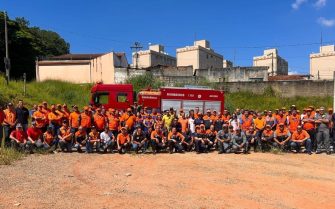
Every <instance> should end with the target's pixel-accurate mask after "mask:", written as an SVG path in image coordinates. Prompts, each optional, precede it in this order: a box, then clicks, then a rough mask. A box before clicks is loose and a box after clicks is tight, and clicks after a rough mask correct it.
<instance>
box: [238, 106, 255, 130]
mask: <svg viewBox="0 0 335 209" xmlns="http://www.w3.org/2000/svg"><path fill="white" fill-rule="evenodd" d="M252 125H253V117H252V115H251V114H249V111H248V110H245V112H244V115H242V118H241V126H242V130H243V131H247V130H248V129H249V127H250V126H252Z"/></svg>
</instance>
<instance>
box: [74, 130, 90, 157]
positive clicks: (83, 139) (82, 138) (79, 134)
mask: <svg viewBox="0 0 335 209" xmlns="http://www.w3.org/2000/svg"><path fill="white" fill-rule="evenodd" d="M87 140H88V137H87V133H86V131H85V130H84V129H83V127H81V126H79V128H78V131H76V133H74V142H73V144H74V146H75V147H76V148H77V151H78V152H82V149H81V148H82V147H83V146H86V143H87Z"/></svg>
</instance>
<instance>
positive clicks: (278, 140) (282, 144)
mask: <svg viewBox="0 0 335 209" xmlns="http://www.w3.org/2000/svg"><path fill="white" fill-rule="evenodd" d="M278 126H279V129H276V130H275V131H274V138H273V141H274V142H273V146H274V147H278V148H280V149H281V150H285V151H286V150H288V148H289V143H288V142H289V141H290V139H291V133H290V131H289V130H287V129H286V128H285V126H284V124H283V123H280V124H279V125H278Z"/></svg>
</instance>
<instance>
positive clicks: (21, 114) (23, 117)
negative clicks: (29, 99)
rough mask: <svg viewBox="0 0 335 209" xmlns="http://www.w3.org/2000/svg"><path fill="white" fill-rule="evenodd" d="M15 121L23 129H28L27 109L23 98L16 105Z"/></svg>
mask: <svg viewBox="0 0 335 209" xmlns="http://www.w3.org/2000/svg"><path fill="white" fill-rule="evenodd" d="M15 113H16V118H17V123H21V125H22V127H23V130H24V131H27V129H28V119H29V110H28V109H27V108H26V107H25V106H24V104H23V100H21V99H20V100H19V103H18V104H17V107H16V108H15Z"/></svg>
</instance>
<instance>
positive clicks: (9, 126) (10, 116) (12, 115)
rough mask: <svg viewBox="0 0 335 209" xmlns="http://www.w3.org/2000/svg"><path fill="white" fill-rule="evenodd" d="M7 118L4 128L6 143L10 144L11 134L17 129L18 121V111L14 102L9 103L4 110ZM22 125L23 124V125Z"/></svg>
mask: <svg viewBox="0 0 335 209" xmlns="http://www.w3.org/2000/svg"><path fill="white" fill-rule="evenodd" d="M4 114H5V118H4V121H3V128H4V133H5V145H6V146H7V147H9V146H10V138H9V136H10V134H11V132H12V131H13V130H14V129H15V125H16V123H17V119H16V112H15V109H14V106H13V104H12V103H8V104H7V109H5V110H4ZM21 126H22V125H21Z"/></svg>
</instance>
